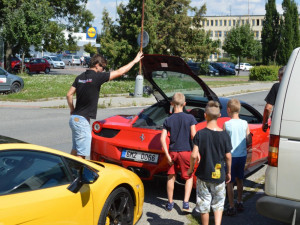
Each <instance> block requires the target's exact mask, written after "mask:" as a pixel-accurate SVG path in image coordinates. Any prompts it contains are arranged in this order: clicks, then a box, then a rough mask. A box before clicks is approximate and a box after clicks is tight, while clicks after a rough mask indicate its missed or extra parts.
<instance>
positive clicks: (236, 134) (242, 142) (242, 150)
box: [225, 119, 248, 157]
mask: <svg viewBox="0 0 300 225" xmlns="http://www.w3.org/2000/svg"><path fill="white" fill-rule="evenodd" d="M247 128H248V123H247V121H246V120H241V119H231V120H229V121H227V122H225V130H226V131H227V133H228V134H229V136H230V139H231V144H232V150H231V155H232V157H243V156H246V155H247V144H246V136H247Z"/></svg>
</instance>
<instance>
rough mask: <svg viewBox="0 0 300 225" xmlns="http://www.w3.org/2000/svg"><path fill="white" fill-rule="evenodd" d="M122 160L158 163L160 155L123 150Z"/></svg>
mask: <svg viewBox="0 0 300 225" xmlns="http://www.w3.org/2000/svg"><path fill="white" fill-rule="evenodd" d="M121 158H122V159H128V160H132V161H136V162H149V163H157V162H158V154H153V153H147V152H139V151H133V150H129V149H123V151H122V155H121Z"/></svg>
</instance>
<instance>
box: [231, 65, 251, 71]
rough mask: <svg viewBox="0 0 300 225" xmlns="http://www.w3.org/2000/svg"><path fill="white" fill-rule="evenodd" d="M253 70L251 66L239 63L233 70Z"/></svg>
mask: <svg viewBox="0 0 300 225" xmlns="http://www.w3.org/2000/svg"><path fill="white" fill-rule="evenodd" d="M252 68H253V66H251V65H250V64H249V63H240V67H239V64H236V65H235V69H236V70H244V71H246V70H251V69H252Z"/></svg>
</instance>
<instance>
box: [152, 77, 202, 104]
mask: <svg viewBox="0 0 300 225" xmlns="http://www.w3.org/2000/svg"><path fill="white" fill-rule="evenodd" d="M152 79H153V81H154V82H155V83H156V84H157V85H158V86H159V88H160V89H161V90H162V91H163V92H164V93H165V95H166V96H167V97H168V98H172V96H173V95H174V94H175V93H176V92H182V93H183V94H184V95H185V96H186V98H189V96H199V97H204V96H205V95H204V91H203V89H202V88H201V86H200V85H199V84H198V83H197V82H196V81H195V80H194V79H193V78H192V77H191V76H189V75H186V74H183V73H178V72H173V71H154V72H152Z"/></svg>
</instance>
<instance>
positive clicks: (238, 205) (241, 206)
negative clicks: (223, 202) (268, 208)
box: [236, 202, 244, 212]
mask: <svg viewBox="0 0 300 225" xmlns="http://www.w3.org/2000/svg"><path fill="white" fill-rule="evenodd" d="M236 209H237V211H238V212H243V211H244V205H243V203H242V202H237V203H236Z"/></svg>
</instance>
